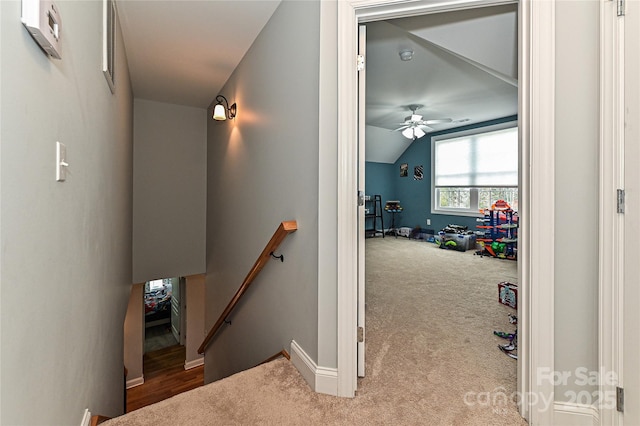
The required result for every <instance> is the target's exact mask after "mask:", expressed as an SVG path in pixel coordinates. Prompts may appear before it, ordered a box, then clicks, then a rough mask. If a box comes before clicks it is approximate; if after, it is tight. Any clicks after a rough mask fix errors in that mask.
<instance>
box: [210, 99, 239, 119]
mask: <svg viewBox="0 0 640 426" xmlns="http://www.w3.org/2000/svg"><path fill="white" fill-rule="evenodd" d="M216 102H217V103H216V106H214V107H213V119H214V120H218V121H223V120H226V119H227V118H228V119H229V120H231V119H232V118H234V117H235V116H236V109H237V107H236V104H233V105H231V106H229V101H227V98H225V97H224V96H222V95H218V96H216ZM223 102H224V105H223Z"/></svg>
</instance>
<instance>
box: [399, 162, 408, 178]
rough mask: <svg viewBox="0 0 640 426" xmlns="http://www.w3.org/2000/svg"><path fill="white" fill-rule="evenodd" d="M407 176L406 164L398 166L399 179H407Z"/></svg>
mask: <svg viewBox="0 0 640 426" xmlns="http://www.w3.org/2000/svg"><path fill="white" fill-rule="evenodd" d="M408 175H409V165H408V164H407V163H402V164H400V177H407V176H408Z"/></svg>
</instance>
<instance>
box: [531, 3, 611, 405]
mask: <svg viewBox="0 0 640 426" xmlns="http://www.w3.org/2000/svg"><path fill="white" fill-rule="evenodd" d="M599 7H600V6H599V4H598V2H597V1H577V2H576V1H559V2H558V3H557V7H556V20H557V24H556V30H557V32H556V151H555V155H556V167H555V173H556V194H555V203H556V206H555V220H556V239H555V244H554V250H555V286H556V287H555V370H556V371H568V372H570V373H571V374H572V376H571V377H570V378H569V380H568V381H567V384H566V386H564V385H560V386H558V387H557V388H556V391H555V397H556V400H559V401H567V400H571V397H572V394H571V393H569V394H565V393H566V392H567V391H571V390H573V391H574V392H579V391H588V392H593V391H595V390H597V387H589V386H584V387H581V386H578V384H576V375H575V373H576V368H579V367H583V368H586V369H587V370H588V371H598V207H599V204H598V143H599V142H598V137H599V136H598V135H599V100H600V98H599V84H600V82H599V78H600V75H599V73H598V69H599V51H598V43H599V33H598V25H599ZM532 284H533V285H535V283H532ZM574 400H575V398H574Z"/></svg>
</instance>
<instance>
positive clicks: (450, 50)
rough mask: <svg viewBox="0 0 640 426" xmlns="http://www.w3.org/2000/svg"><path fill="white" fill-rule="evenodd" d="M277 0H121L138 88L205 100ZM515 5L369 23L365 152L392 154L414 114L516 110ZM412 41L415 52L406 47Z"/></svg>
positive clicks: (470, 115) (149, 95) (455, 121)
mask: <svg viewBox="0 0 640 426" xmlns="http://www.w3.org/2000/svg"><path fill="white" fill-rule="evenodd" d="M279 4H280V0H255V1H253V0H212V1H201V0H146V1H142V0H116V5H117V8H118V16H119V18H120V23H121V27H122V33H123V39H124V44H125V49H126V53H127V60H128V62H129V71H130V76H131V82H132V86H133V92H134V96H135V97H136V98H142V99H149V100H155V101H159V102H167V103H172V104H178V105H187V106H194V107H198V108H207V107H208V106H209V105H210V104H211V102H212V100H213V99H214V97H215V96H216V95H217V94H218V93H219V91H220V89H221V88H222V87H223V85H224V83H225V82H226V81H227V79H228V78H229V76H230V75H231V73H232V72H233V70H234V69H235V68H236V66H237V65H238V63H239V62H240V60H241V59H242V57H243V56H244V54H245V53H246V52H247V50H248V49H249V47H250V46H251V44H252V43H253V41H254V40H255V38H256V37H257V36H258V34H259V33H260V31H261V30H262V28H263V27H264V25H265V24H266V23H267V21H268V20H269V19H270V18H271V16H272V14H273V12H274V11H275V9H276V8H277V7H278V5H279ZM516 11H517V5H516V4H511V5H501V6H491V7H484V8H477V9H469V10H462V11H456V12H447V13H437V14H432V15H424V16H418V17H411V18H403V19H394V20H389V21H378V22H371V23H367V25H366V26H367V52H366V58H367V71H366V72H367V91H366V118H365V121H366V160H367V161H375V162H384V163H393V162H395V161H396V160H397V159H398V157H399V156H400V155H401V154H402V153H403V152H404V151H405V150H406V148H407V147H408V146H409V145H410V144H411V143H412V141H411V140H410V139H407V138H405V137H403V136H402V135H401V133H400V132H398V131H394V129H397V128H398V127H400V126H401V123H402V122H403V121H404V119H405V117H407V116H408V115H411V111H410V109H409V106H410V105H422V107H420V108H419V109H418V111H417V114H420V115H422V116H423V117H424V119H438V118H451V119H452V122H451V123H446V124H437V125H433V126H431V127H432V128H433V130H434V131H437V130H444V129H447V128H451V127H458V126H461V125H463V124H472V123H477V122H481V121H486V120H490V119H495V118H501V117H505V116H510V115H514V114H516V113H517V92H518V89H517V57H518V55H517V16H516ZM403 49H410V50H413V52H414V54H413V59H412V60H411V61H406V62H404V61H401V60H400V56H399V52H400V51H401V50H403Z"/></svg>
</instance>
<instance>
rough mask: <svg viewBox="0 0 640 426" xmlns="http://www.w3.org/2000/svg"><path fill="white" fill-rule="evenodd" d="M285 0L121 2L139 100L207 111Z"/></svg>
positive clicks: (119, 8)
mask: <svg viewBox="0 0 640 426" xmlns="http://www.w3.org/2000/svg"><path fill="white" fill-rule="evenodd" d="M279 4H280V0H277V1H275V0H257V1H250V0H234V1H228V0H207V1H203V0H195V1H194V0H170V1H159V0H116V7H117V9H118V16H119V18H120V24H121V26H122V34H123V38H124V43H125V49H126V51H127V61H128V62H129V71H130V74H131V82H132V85H133V93H134V96H135V97H136V98H143V99H150V100H155V101H160V102H167V103H173V104H178V105H188V106H194V107H199V108H207V107H208V106H209V104H210V103H211V101H212V100H213V98H214V97H215V96H216V95H217V94H218V91H219V90H220V89H221V88H222V86H223V85H224V83H225V82H226V81H227V79H228V78H229V76H230V75H231V73H232V72H233V70H234V69H235V68H236V66H237V65H238V63H239V62H240V60H241V59H242V57H243V56H244V54H245V53H246V52H247V50H248V49H249V47H250V46H251V44H252V43H253V41H254V40H255V39H256V37H257V36H258V34H259V33H260V31H261V30H262V28H263V27H264V25H265V24H266V23H267V21H268V20H269V18H271V15H272V14H273V12H274V11H275V9H276V8H277V7H278V5H279Z"/></svg>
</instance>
